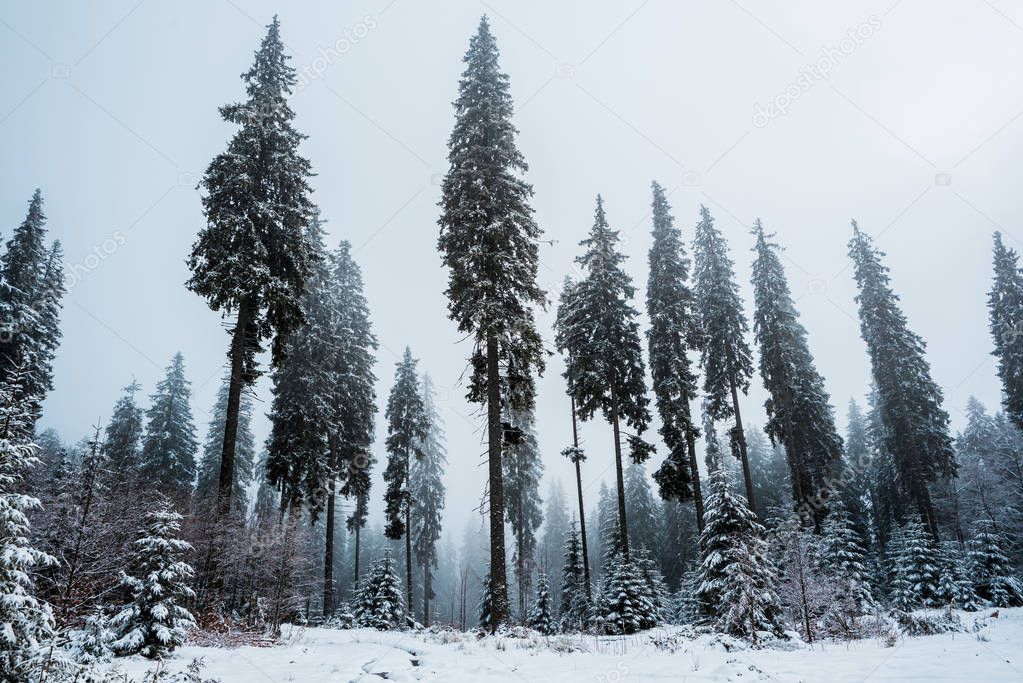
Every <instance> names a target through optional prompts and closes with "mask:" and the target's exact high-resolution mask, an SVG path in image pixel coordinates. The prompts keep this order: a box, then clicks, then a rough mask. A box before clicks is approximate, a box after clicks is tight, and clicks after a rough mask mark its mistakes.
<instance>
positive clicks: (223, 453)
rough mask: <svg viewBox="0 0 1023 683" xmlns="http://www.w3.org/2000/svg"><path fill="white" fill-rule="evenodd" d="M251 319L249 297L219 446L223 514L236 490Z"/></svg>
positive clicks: (234, 341) (242, 306)
mask: <svg viewBox="0 0 1023 683" xmlns="http://www.w3.org/2000/svg"><path fill="white" fill-rule="evenodd" d="M251 318H252V311H251V304H250V303H249V299H248V297H243V298H242V300H241V301H240V302H239V303H238V320H237V322H236V323H235V325H234V333H233V334H232V336H231V376H230V379H229V384H228V391H227V416H226V419H225V422H224V443H223V446H221V449H220V480H219V483H218V487H217V508H218V510H219V512H220V514H221V515H227V514H229V513H230V511H231V492H232V489H234V451H235V445H236V444H237V442H238V416H239V413H240V411H241V401H242V386H243V384H244V379H245V378H244V376H243V375H244V373H245V342H246V339H247V337H248V333H249V323H250V321H251Z"/></svg>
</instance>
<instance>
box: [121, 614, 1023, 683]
mask: <svg viewBox="0 0 1023 683" xmlns="http://www.w3.org/2000/svg"><path fill="white" fill-rule="evenodd" d="M992 612H993V610H990V609H988V610H982V611H981V612H975V613H965V612H964V613H960V616H961V618H962V623H963V625H964V627H965V628H966V631H965V632H959V633H944V634H940V635H927V636H917V637H910V636H901V637H899V638H898V639H897V641H895V643H894V644H893V645H890V646H888V645H886V644H885V643H884V642H882V640H881V639H877V638H874V639H867V640H860V641H854V642H850V643H845V642H831V641H829V642H824V643H815V644H814V645H813V646H809V645H804V644H801V643H790V644H788V645H785V646H784V647H782V648H778V649H750V648H747V647H745V646H743V645H742V644H740V643H737V641H733V640H731V639H728V638H721V637H716V636H713V635H700V636H696V637H693V635H692V632H691V631H690V630H688V629H686V628H685V627H665V628H658V629H653V630H650V631H645V632H643V633H640V634H636V635H633V636H626V637H600V638H597V637H594V636H571V637H569V636H552V637H550V638H542V637H538V636H536V635H535V634H533V635H532V637H528V638H515V637H508V636H502V637H487V638H483V639H480V640H477V638H476V636H475V635H474V634H472V633H468V634H464V633H457V632H397V631H390V632H380V631H374V630H370V629H354V630H333V629H323V628H297V627H296V628H294V629H292V630H291V631H290V632H289V633H288V634H287V638H286V643H285V644H282V645H280V646H277V647H269V648H257V647H238V648H232V649H226V648H211V647H195V646H187V647H183V648H181V649H180V650H178V651H177V652H176V653H175V655H174V656H173V657H172V658H171V659H169V660H167V662H165V669H166V670H168V671H178V670H184V669H185V668H186V667H187V665H188V664H189V663H190V662H191V660H192V659H194V658H200V657H201V658H203V659H204V660H205V667H204V668H203V671H202V674H203V677H204V678H216V679H219V680H220V681H222V683H236V682H237V683H240V682H242V681H244V682H245V683H250V682H251V683H255V682H259V681H267V682H272V683H278V682H280V683H284V682H286V681H295V682H297V683H320V682H323V683H327V682H331V683H333V682H335V681H360V682H365V681H376V682H379V681H381V680H389V681H446V682H451V683H457V682H460V681H556V682H557V683H570V682H571V681H597V682H598V683H626V682H627V681H651V680H663V681H669V680H670V681H742V682H747V681H808V682H812V681H825V680H826V681H829V682H836V683H837V682H843V681H857V682H861V681H983V682H984V683H996V682H998V681H1023V650H1021V649H1020V644H1021V643H1023V608H1020V609H1002V610H1000V611H999V616H998V618H991V614H992ZM114 666H116V667H117V668H118V670H119V671H121V672H123V673H124V674H127V675H128V677H129V678H130V679H135V680H139V679H142V678H143V676H144V674H145V672H146V671H147V670H152V669H153V668H154V664H153V662H150V661H147V660H144V659H141V658H137V657H136V658H131V659H127V660H118V661H117V662H116V663H115V664H114Z"/></svg>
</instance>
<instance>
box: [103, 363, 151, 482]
mask: <svg viewBox="0 0 1023 683" xmlns="http://www.w3.org/2000/svg"><path fill="white" fill-rule="evenodd" d="M141 388H142V387H141V386H140V385H139V383H138V382H136V381H134V380H133V381H132V383H131V384H129V385H128V386H126V387H124V390H123V391H124V393H123V394H122V395H121V397H120V398H119V399H117V402H116V403H115V404H114V410H113V413H111V415H110V421H109V422H107V427H106V438H105V439H104V440H103V454H104V455H105V456H106V457H107V461H108V468H109V470H110V473H111V476H112V480H113V486H114V488H115V489H119V488H121V487H124V486H126V485H131V484H132V483H133V482H135V481H136V480H137V479H138V476H139V468H140V466H141V464H142V463H141V458H142V435H143V425H142V419H143V413H142V409H141V408H139V406H138V404H137V403H136V402H135V393H136V392H137V391H138V390H139V389H141Z"/></svg>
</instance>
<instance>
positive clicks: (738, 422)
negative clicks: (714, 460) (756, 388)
mask: <svg viewBox="0 0 1023 683" xmlns="http://www.w3.org/2000/svg"><path fill="white" fill-rule="evenodd" d="M731 388H732V411H733V412H734V413H735V440H736V442H737V443H738V444H739V460H740V461H741V462H742V478H743V479H745V480H746V503H747V504H748V505H749V509H750V510H752V511H753V513H754V514H756V511H757V505H756V500H755V499H754V497H753V476H752V475H751V474H750V471H749V454H748V453H747V452H746V433H745V432H744V431H743V430H742V415H741V414H740V413H739V392H738V391H737V390H736V388H735V382H731Z"/></svg>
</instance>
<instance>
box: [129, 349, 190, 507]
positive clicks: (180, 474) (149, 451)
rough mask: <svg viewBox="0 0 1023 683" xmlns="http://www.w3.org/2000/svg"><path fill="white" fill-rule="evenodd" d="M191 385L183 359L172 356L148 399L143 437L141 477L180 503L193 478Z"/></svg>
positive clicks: (179, 354) (186, 495) (178, 354)
mask: <svg viewBox="0 0 1023 683" xmlns="http://www.w3.org/2000/svg"><path fill="white" fill-rule="evenodd" d="M191 398H192V390H191V383H190V382H189V381H188V380H187V379H185V360H184V358H183V357H182V355H181V353H176V354H174V358H172V359H171V363H170V365H169V366H167V374H166V376H165V377H164V378H163V379H162V380H160V382H159V383H157V385H156V391H155V392H154V393H153V395H152V396H150V397H149V402H150V406H149V410H147V411H146V418H147V422H146V434H145V437H144V438H143V440H142V476H143V477H144V478H145V480H146V482H147V483H148V484H149V485H150V486H153V487H155V488H156V489H157V490H158V491H160V492H161V493H163V494H164V495H166V496H168V497H169V498H171V499H175V498H176V499H178V500H183V499H185V498H187V497H188V495H189V494H190V493H191V492H192V480H193V479H194V478H195V453H196V450H197V448H198V442H197V441H196V438H195V423H194V421H193V420H192V408H191V405H190V404H189V403H190V401H191Z"/></svg>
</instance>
